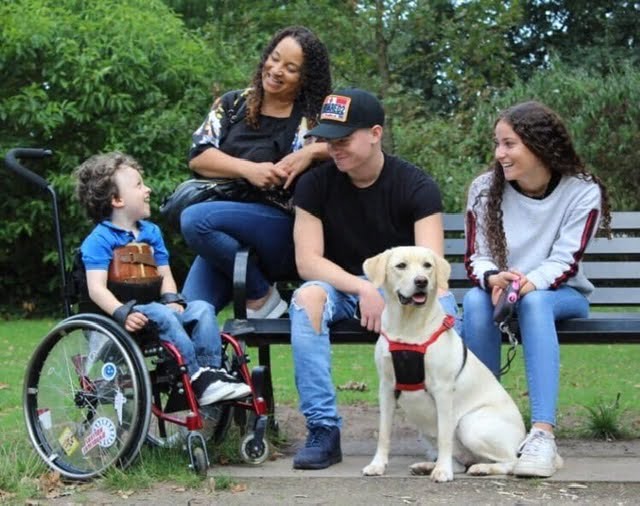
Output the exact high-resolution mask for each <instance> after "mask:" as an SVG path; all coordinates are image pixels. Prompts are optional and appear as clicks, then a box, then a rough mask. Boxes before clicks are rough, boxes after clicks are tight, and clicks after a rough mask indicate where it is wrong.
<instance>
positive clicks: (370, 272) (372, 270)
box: [362, 249, 391, 287]
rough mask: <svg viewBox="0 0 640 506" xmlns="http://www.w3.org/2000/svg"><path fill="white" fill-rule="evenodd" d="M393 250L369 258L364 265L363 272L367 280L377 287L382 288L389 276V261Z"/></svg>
mask: <svg viewBox="0 0 640 506" xmlns="http://www.w3.org/2000/svg"><path fill="white" fill-rule="evenodd" d="M390 254H391V250H390V249H388V250H386V251H383V252H382V253H380V254H379V255H376V256H374V257H371V258H367V259H366V260H365V261H364V263H363V264H362V270H363V271H364V275H365V276H367V279H368V280H369V281H371V282H372V283H373V285H374V286H376V287H381V286H382V283H384V279H385V277H386V274H387V260H388V258H389V255H390Z"/></svg>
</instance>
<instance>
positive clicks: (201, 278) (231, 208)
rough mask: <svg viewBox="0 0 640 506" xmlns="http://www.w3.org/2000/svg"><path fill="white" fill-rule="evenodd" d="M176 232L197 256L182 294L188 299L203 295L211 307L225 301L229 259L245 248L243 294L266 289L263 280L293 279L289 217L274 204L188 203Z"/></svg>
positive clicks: (230, 273) (257, 293) (229, 277)
mask: <svg viewBox="0 0 640 506" xmlns="http://www.w3.org/2000/svg"><path fill="white" fill-rule="evenodd" d="M180 226H181V230H182V235H183V236H184V239H185V241H186V243H187V244H188V245H189V247H190V248H191V249H192V250H193V251H195V252H196V253H197V254H198V256H197V257H196V259H195V260H194V262H193V264H192V265H191V269H190V270H189V274H188V275H187V279H186V281H185V283H184V287H183V289H182V293H183V294H184V295H185V296H186V297H187V298H188V299H189V300H206V301H207V302H209V303H211V304H213V306H215V308H216V309H217V310H220V309H222V308H224V307H225V306H226V305H227V303H228V302H229V301H230V300H231V296H232V290H233V262H234V259H235V256H236V253H237V252H238V250H240V249H241V248H242V247H249V248H251V249H252V250H253V252H254V253H255V256H252V257H251V258H250V259H249V265H248V271H247V298H248V299H259V298H260V297H263V296H264V295H266V294H267V292H268V291H269V285H270V284H271V283H270V281H269V280H274V279H287V278H290V279H294V278H296V277H297V275H296V274H295V272H296V269H295V256H294V250H293V216H291V215H289V214H287V213H286V212H284V211H282V210H280V209H276V208H275V207H272V206H268V205H265V204H255V203H247V202H226V201H215V202H202V203H200V204H195V205H193V206H190V207H188V208H187V209H185V210H184V211H183V213H182V216H181V219H180Z"/></svg>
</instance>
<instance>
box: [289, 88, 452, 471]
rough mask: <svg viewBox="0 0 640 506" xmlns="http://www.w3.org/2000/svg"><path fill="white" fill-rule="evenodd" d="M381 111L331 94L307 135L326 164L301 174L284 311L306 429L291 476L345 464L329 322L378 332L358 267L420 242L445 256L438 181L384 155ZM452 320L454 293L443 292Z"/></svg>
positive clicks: (375, 305) (362, 99)
mask: <svg viewBox="0 0 640 506" xmlns="http://www.w3.org/2000/svg"><path fill="white" fill-rule="evenodd" d="M383 125H384V111H383V109H382V104H381V103H380V102H379V101H378V99H377V98H376V97H374V96H373V95H372V94H370V93H368V92H366V91H364V90H359V89H356V88H349V89H344V90H340V91H337V92H336V93H334V94H332V95H329V96H328V97H327V98H326V99H325V101H324V104H323V107H322V111H321V114H320V122H319V124H318V126H316V127H315V128H314V129H313V130H311V131H310V132H309V134H308V135H312V136H314V137H316V139H318V140H319V141H325V142H327V144H328V152H329V155H330V156H331V161H328V162H325V163H323V164H321V165H318V166H317V167H314V168H312V169H311V170H309V171H307V172H306V173H305V174H303V175H302V176H301V178H300V180H299V181H298V184H297V186H296V190H295V196H294V204H295V206H296V218H295V224H294V242H295V249H296V264H297V268H298V272H299V274H300V276H301V277H302V278H303V279H305V280H308V281H307V282H306V283H305V284H303V285H302V286H301V287H300V288H299V289H298V290H296V292H295V294H294V297H293V301H292V304H291V307H290V310H289V312H290V316H291V346H292V349H293V361H294V369H295V380H296V386H297V389H298V394H299V396H300V409H301V411H302V413H303V414H304V416H305V418H306V424H307V429H308V435H307V441H306V444H305V446H304V447H303V448H302V449H300V450H299V451H298V453H297V454H296V455H295V457H294V459H293V467H294V468H296V469H323V468H326V467H328V466H330V465H332V464H335V463H337V462H340V461H341V460H342V452H341V449H340V426H341V418H340V415H339V414H338V410H337V405H336V394H335V388H334V386H333V382H332V379H331V350H330V342H329V330H328V328H329V325H331V324H332V323H333V322H335V321H338V320H342V319H346V318H353V317H354V316H355V315H356V310H357V309H358V307H359V314H360V316H359V318H360V322H361V324H362V326H363V327H365V328H367V329H368V330H371V331H375V332H379V331H380V317H381V314H382V310H383V308H384V299H383V298H382V295H380V293H379V292H378V290H377V289H376V288H375V287H374V286H373V284H372V283H370V282H369V281H368V280H367V279H366V278H364V276H363V272H362V263H363V261H364V260H365V259H366V258H369V257H371V256H374V255H376V254H378V253H380V252H382V251H384V250H385V249H387V248H391V247H394V246H401V245H414V244H415V245H420V246H427V247H430V248H432V249H433V250H434V251H436V252H437V253H439V254H441V255H443V254H444V232H443V225H442V214H441V213H442V202H441V198H440V191H439V189H438V186H437V184H436V183H435V182H434V181H433V179H431V177H430V176H428V175H427V174H426V173H424V172H423V171H422V170H420V169H418V168H417V167H415V166H414V165H411V164H410V163H408V162H406V161H404V160H402V159H400V158H398V157H395V156H392V155H388V154H386V153H384V152H383V151H382V145H381V142H382V132H383ZM441 302H442V304H443V307H444V308H445V311H447V312H448V313H451V314H455V313H456V311H457V306H456V303H455V299H454V298H453V295H451V294H450V293H448V294H442V295H441Z"/></svg>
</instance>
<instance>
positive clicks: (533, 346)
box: [462, 285, 589, 425]
mask: <svg viewBox="0 0 640 506" xmlns="http://www.w3.org/2000/svg"><path fill="white" fill-rule="evenodd" d="M463 309H464V311H463V332H462V335H463V338H464V341H465V343H466V344H467V346H468V347H469V349H470V350H471V351H472V352H473V353H474V354H475V355H476V356H477V357H478V358H479V359H480V360H481V361H482V362H483V363H484V364H485V365H486V366H487V367H488V368H489V369H490V370H491V372H493V374H495V376H496V377H499V376H500V344H501V341H502V340H501V335H500V330H498V327H497V326H496V325H495V324H494V322H493V304H492V303H491V295H490V294H489V293H487V292H485V291H484V290H482V289H481V288H477V287H476V288H472V289H471V290H469V291H468V292H467V294H466V295H465V297H464V301H463ZM516 312H517V315H518V323H519V326H520V337H521V339H522V348H523V350H524V366H525V371H526V375H527V386H528V388H529V400H530V403H531V423H535V422H543V423H549V424H551V425H555V424H556V405H557V401H558V389H559V377H560V346H559V344H558V334H557V332H556V326H555V322H556V320H564V319H567V318H586V317H587V316H588V314H589V301H588V300H587V298H586V297H585V296H584V295H582V294H581V293H580V292H578V291H577V290H575V289H573V288H571V287H569V286H566V285H564V286H562V287H560V288H558V289H557V290H534V291H532V292H529V293H527V294H526V295H525V296H524V297H522V298H521V299H520V300H519V301H518V303H517V306H516Z"/></svg>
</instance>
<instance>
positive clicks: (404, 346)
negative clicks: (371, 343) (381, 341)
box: [380, 314, 456, 355]
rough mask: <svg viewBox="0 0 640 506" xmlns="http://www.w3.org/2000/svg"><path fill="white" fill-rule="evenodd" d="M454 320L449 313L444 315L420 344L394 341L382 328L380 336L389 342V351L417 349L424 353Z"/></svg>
mask: <svg viewBox="0 0 640 506" xmlns="http://www.w3.org/2000/svg"><path fill="white" fill-rule="evenodd" d="M455 322H456V319H455V318H454V317H453V316H451V315H449V314H448V315H446V316H445V317H444V320H443V321H442V325H440V327H438V329H437V330H436V331H435V332H434V333H433V334H431V337H430V338H429V339H427V340H426V341H425V342H424V343H420V344H409V343H401V342H398V341H394V340H393V339H391V338H390V337H389V336H388V335H387V333H386V332H385V331H384V330H381V331H380V334H382V336H383V337H384V338H385V339H386V340H387V342H388V343H389V349H390V350H391V351H395V350H403V351H418V352H420V353H422V354H423V355H424V354H425V353H426V352H427V348H428V347H429V346H431V345H432V344H433V343H435V342H436V341H437V340H438V338H439V337H440V336H441V335H442V334H443V333H444V332H446V331H447V330H449V329H452V328H453V326H454V324H455ZM392 348H393V349H392Z"/></svg>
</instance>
